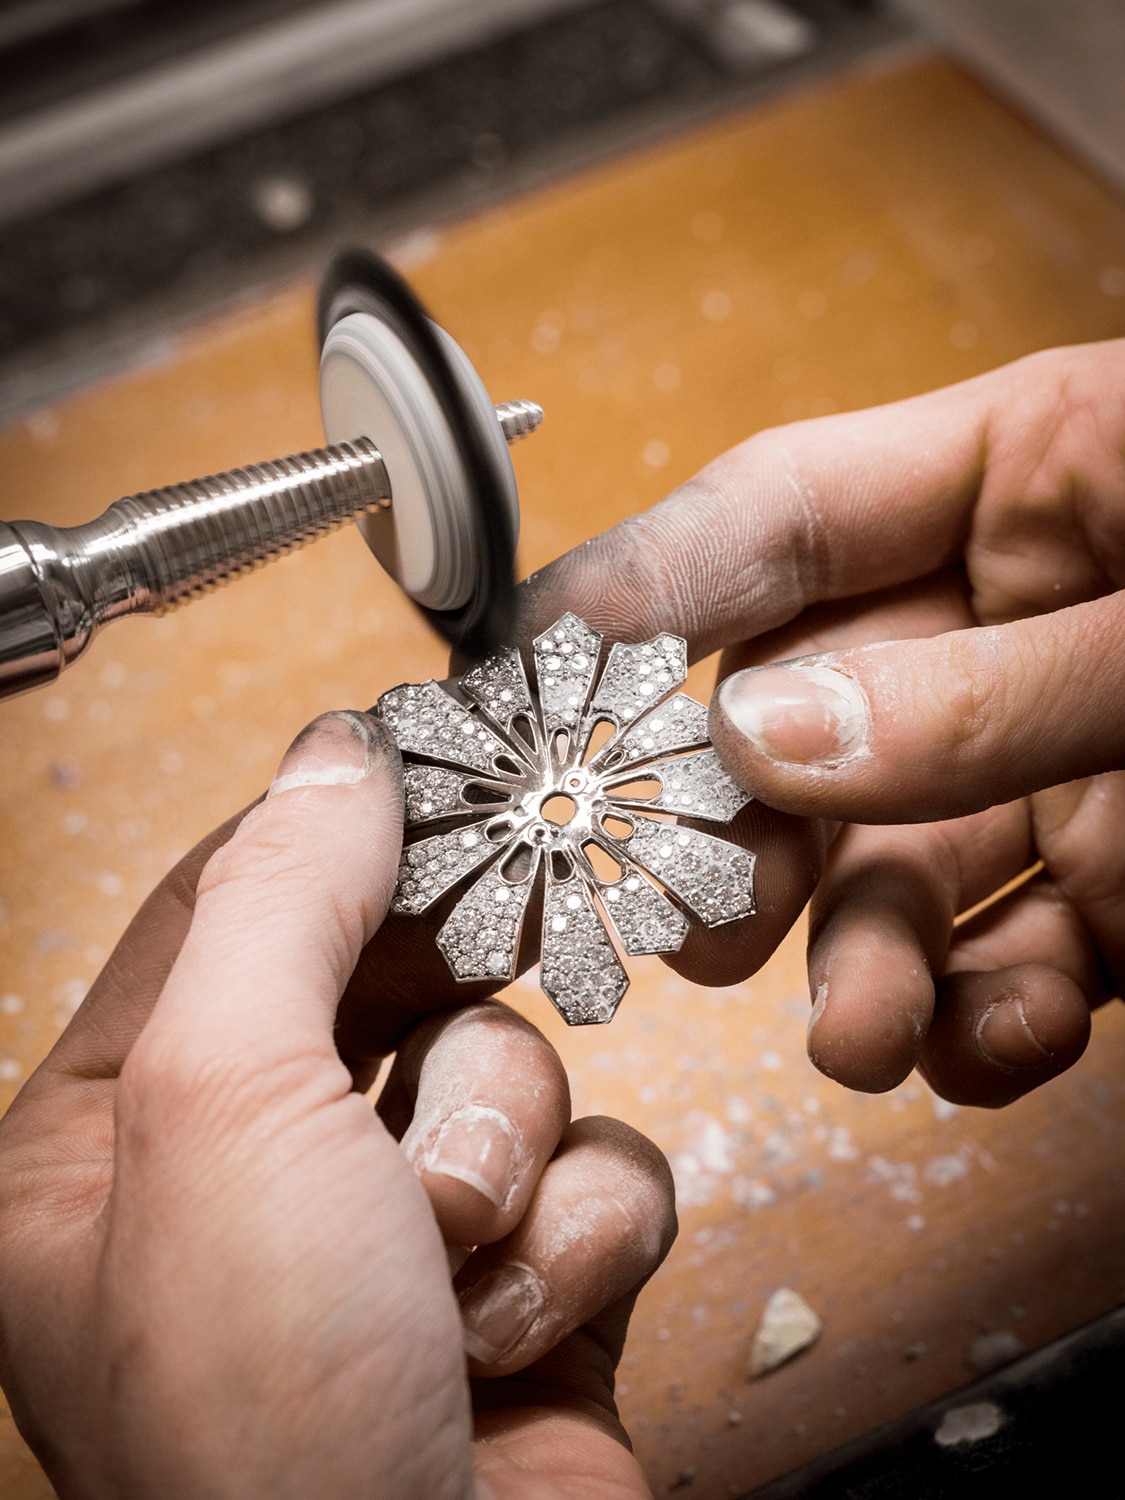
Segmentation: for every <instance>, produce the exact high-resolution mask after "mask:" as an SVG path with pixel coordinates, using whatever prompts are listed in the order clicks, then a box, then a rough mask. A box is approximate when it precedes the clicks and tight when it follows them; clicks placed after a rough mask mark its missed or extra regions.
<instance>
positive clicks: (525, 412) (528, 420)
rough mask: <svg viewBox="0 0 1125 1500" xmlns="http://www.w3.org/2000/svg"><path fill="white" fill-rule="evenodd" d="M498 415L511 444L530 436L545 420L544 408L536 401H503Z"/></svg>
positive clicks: (498, 407)
mask: <svg viewBox="0 0 1125 1500" xmlns="http://www.w3.org/2000/svg"><path fill="white" fill-rule="evenodd" d="M496 416H497V419H498V420H499V423H500V427H501V430H502V431H503V433H504V437H505V439H506V440H507V442H508V443H509V444H511V443H518V442H519V441H520V439H521V438H525V437H530V436H531V434H532V433H533V432H534V431H535V429H536V428H537V427H538V426H539V424H540V423H541V422H542V420H543V408H542V407H541V406H539V405H537V403H536V402H534V401H501V402H499V403H498V404H497V407H496Z"/></svg>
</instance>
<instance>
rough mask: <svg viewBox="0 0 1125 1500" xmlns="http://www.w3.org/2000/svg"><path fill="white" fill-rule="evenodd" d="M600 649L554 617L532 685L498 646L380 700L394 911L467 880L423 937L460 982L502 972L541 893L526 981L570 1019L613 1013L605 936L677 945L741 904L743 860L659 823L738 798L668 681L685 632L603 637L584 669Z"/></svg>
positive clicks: (749, 895) (714, 842)
mask: <svg viewBox="0 0 1125 1500" xmlns="http://www.w3.org/2000/svg"><path fill="white" fill-rule="evenodd" d="M601 647H602V637H601V636H600V635H599V634H598V632H597V631H595V630H591V629H590V627H589V626H588V625H586V624H585V623H584V622H583V621H582V620H580V619H578V618H577V616H575V615H572V614H566V615H564V616H563V617H562V619H561V620H559V621H558V622H557V623H556V624H555V625H553V626H552V627H551V628H550V630H546V631H544V633H543V634H542V635H541V636H539V637H538V639H537V640H536V641H535V643H534V648H533V649H534V657H535V678H536V682H537V684H538V693H537V694H533V693H532V691H531V688H530V687H529V685H528V678H527V674H526V672H525V670H524V665H523V661H522V660H521V658H520V654H519V652H518V651H516V650H514V649H512V648H505V649H504V650H502V651H499V652H497V653H496V654H495V655H494V656H491V657H489V658H488V660H487V661H484V662H482V663H481V664H480V665H479V666H475V667H473V668H472V669H471V670H470V671H469V672H467V673H466V674H465V675H464V676H463V677H462V678H461V679H460V682H459V683H458V684H456V685H455V686H454V688H453V690H452V691H451V690H447V689H446V688H445V687H443V686H441V685H440V684H438V683H436V682H424V683H404V684H403V685H402V686H400V687H396V688H392V689H391V690H390V692H387V693H384V694H383V696H382V697H381V698H380V699H379V704H378V712H379V713H380V715H381V716H382V718H383V720H384V722H385V723H386V724H387V727H388V728H389V729H390V731H391V733H392V735H393V736H394V738H395V740H396V742H397V743H398V747H399V749H400V750H401V752H402V756H403V760H404V762H405V793H406V827H407V842H406V845H405V847H404V849H403V854H402V862H401V865H400V866H399V873H398V887H397V890H396V892H395V897H394V903H393V909H394V910H395V911H399V912H405V913H408V914H411V915H421V913H423V912H425V911H428V910H429V909H430V907H432V906H433V905H434V904H435V903H436V902H438V901H439V900H440V899H441V898H442V897H443V896H445V895H446V894H447V893H448V892H450V891H452V890H453V888H454V887H455V886H457V885H460V884H462V883H466V887H467V888H466V889H465V891H464V893H463V894H462V896H461V897H460V899H459V900H458V901H457V903H456V905H455V906H454V907H453V909H452V911H451V912H450V914H449V916H448V917H447V918H446V920H445V923H444V925H443V926H442V928H441V930H440V931H439V933H438V937H437V942H438V947H439V948H440V949H441V951H442V953H443V954H444V955H445V958H446V961H447V962H448V964H449V967H450V969H451V970H452V972H453V974H454V975H455V976H456V978H457V979H459V980H463V981H466V982H467V981H469V980H500V981H504V980H510V979H513V978H514V977H515V970H516V957H517V953H518V950H519V944H520V937H521V933H522V930H523V926H524V919H525V917H526V914H527V911H528V909H529V906H531V905H532V904H533V902H532V898H533V896H534V895H535V893H536V891H537V890H541V891H542V897H541V904H542V912H543V915H542V935H541V949H540V983H541V984H542V987H543V990H544V991H545V993H546V994H547V996H548V998H549V999H550V1000H551V1002H552V1003H553V1004H554V1006H555V1007H556V1009H557V1010H558V1011H559V1013H560V1014H561V1015H562V1016H563V1018H564V1019H565V1020H566V1021H568V1022H569V1023H570V1025H572V1026H581V1025H588V1024H590V1023H592V1022H602V1021H609V1020H612V1018H613V1015H614V1012H615V1011H616V1010H617V1007H618V1005H619V1004H620V1003H621V998H622V996H623V995H624V994H625V991H626V990H627V989H628V987H629V979H628V975H627V974H626V972H625V968H624V965H623V964H622V962H621V959H620V957H619V956H618V951H617V950H618V946H620V948H621V949H623V950H624V952H625V953H626V954H630V955H637V954H642V953H674V952H675V951H676V950H677V949H678V948H679V947H680V946H681V944H682V943H683V941H684V938H685V937H686V935H687V932H688V929H689V926H690V922H691V919H694V920H696V921H697V922H699V923H701V924H702V925H703V926H704V927H718V926H721V925H722V924H723V923H724V922H734V921H737V920H739V919H740V918H742V917H747V916H750V915H752V914H753V912H754V860H755V856H754V854H753V853H751V852H750V851H749V850H748V849H744V848H742V847H741V846H740V845H737V844H732V843H730V842H729V841H728V840H726V839H723V838H720V837H717V836H716V835H715V834H711V833H704V832H702V831H700V830H699V829H697V828H695V827H692V826H685V825H683V824H680V823H677V822H675V821H673V819H674V818H676V817H684V818H691V819H693V820H697V819H698V820H702V821H704V822H711V823H728V822H729V821H730V820H731V818H733V817H734V815H735V814H736V813H737V812H738V811H739V810H740V809H741V808H742V807H744V806H745V804H746V803H747V802H748V801H749V800H750V798H749V795H748V794H747V793H746V792H744V791H743V790H742V788H741V787H740V786H739V785H738V784H737V782H735V781H734V780H733V779H732V778H731V777H730V776H729V775H728V773H727V772H726V771H725V770H724V769H723V766H722V764H721V763H720V761H719V758H718V756H717V755H716V754H715V751H714V750H713V749H712V748H711V746H710V743H709V741H708V738H707V710H706V709H705V708H704V707H703V705H702V704H701V703H697V702H695V700H694V699H692V698H689V697H687V696H686V694H684V693H681V692H679V691H678V689H679V687H680V686H681V685H682V683H683V681H684V679H685V677H686V676H687V647H686V644H685V642H684V641H683V640H681V639H680V637H679V636H675V635H658V636H657V637H656V638H655V639H654V640H651V641H645V642H643V643H642V644H640V645H635V646H633V645H629V646H627V645H620V644H618V645H615V646H613V647H612V648H611V649H610V652H609V655H608V657H607V659H606V663H605V668H604V670H603V671H602V673H601V675H600V677H599V676H598V661H599V658H600V654H601ZM601 726H606V727H601ZM607 736H608V737H607ZM429 828H433V829H434V830H435V831H433V832H427V831H426V830H427V829H429ZM470 876H475V878H474V879H473V880H472V881H471V883H469V877H470ZM614 939H616V943H615V941H614Z"/></svg>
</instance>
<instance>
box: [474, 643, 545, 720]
mask: <svg viewBox="0 0 1125 1500" xmlns="http://www.w3.org/2000/svg"><path fill="white" fill-rule="evenodd" d="M461 689H462V691H463V692H465V693H467V694H468V695H469V697H470V698H472V699H473V701H474V702H475V703H479V704H480V706H481V708H483V709H484V711H485V713H486V714H488V716H489V718H490V719H492V720H493V722H494V723H496V724H499V726H500V728H501V729H502V730H503V731H504V733H505V734H508V733H510V732H511V728H512V720H513V719H514V718H515V717H516V715H517V714H522V715H524V717H526V718H527V719H529V720H530V721H531V722H532V723H533V724H534V723H535V722H536V714H535V709H534V707H533V706H532V702H531V690H530V688H529V687H528V685H527V675H526V673H525V672H524V670H523V661H522V659H521V657H520V654H519V652H518V651H516V650H515V649H514V648H513V647H511V646H505V647H504V649H503V650H502V651H497V652H496V654H495V655H494V656H490V657H489V658H488V660H487V661H482V662H481V663H480V665H479V666H476V667H473V668H471V670H469V671H468V672H466V673H465V675H464V677H462V679H461Z"/></svg>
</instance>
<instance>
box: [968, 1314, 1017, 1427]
mask: <svg viewBox="0 0 1125 1500" xmlns="http://www.w3.org/2000/svg"><path fill="white" fill-rule="evenodd" d="M1023 1350H1024V1343H1023V1340H1022V1339H1021V1338H1019V1337H1018V1336H1017V1335H1016V1334H1014V1333H1012V1332H1011V1330H1010V1329H1001V1330H999V1331H998V1332H996V1333H982V1334H981V1335H980V1337H979V1338H975V1339H974V1340H973V1342H972V1343H971V1344H970V1345H969V1347H968V1350H967V1351H966V1353H965V1358H966V1360H967V1361H968V1363H969V1364H970V1365H972V1367H973V1369H974V1370H979V1371H980V1373H981V1374H982V1375H984V1374H986V1373H987V1372H988V1371H989V1370H996V1369H999V1367H1000V1366H1001V1365H1006V1364H1007V1363H1008V1362H1009V1360H1013V1359H1015V1358H1016V1357H1017V1356H1018V1355H1020V1354H1022V1353H1023ZM966 1410H968V1408H966Z"/></svg>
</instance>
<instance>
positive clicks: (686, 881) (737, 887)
mask: <svg viewBox="0 0 1125 1500" xmlns="http://www.w3.org/2000/svg"><path fill="white" fill-rule="evenodd" d="M630 817H631V818H632V819H633V822H634V824H635V825H636V826H635V828H634V831H633V832H632V833H631V834H630V835H629V837H628V838H627V839H621V840H615V842H617V843H618V844H619V847H620V850H621V853H622V854H623V855H624V856H625V857H626V858H627V859H633V860H636V862H637V864H639V865H641V866H643V868H644V869H646V870H648V871H649V872H650V873H651V874H653V875H655V876H656V878H657V880H659V881H660V883H661V885H664V886H667V888H668V889H669V890H670V891H671V892H672V893H673V895H675V896H678V897H679V898H680V900H681V901H682V902H683V903H684V905H685V906H686V907H687V908H688V910H689V911H691V912H693V913H694V914H695V915H696V916H697V917H698V918H699V919H700V921H701V922H702V923H703V925H704V926H705V927H719V926H721V925H722V924H723V923H724V922H735V921H737V920H738V919H739V917H749V916H752V915H753V913H754V910H755V906H754V861H755V856H754V855H753V854H751V852H750V851H749V850H748V849H742V848H740V847H739V846H738V845H737V844H730V843H728V842H727V841H726V839H717V838H715V837H713V836H712V835H711V834H709V833H700V832H699V830H698V829H697V828H682V827H677V826H676V825H675V824H672V823H657V822H656V821H655V820H654V819H652V818H644V817H641V816H640V815H639V814H637V813H631V814H630Z"/></svg>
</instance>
